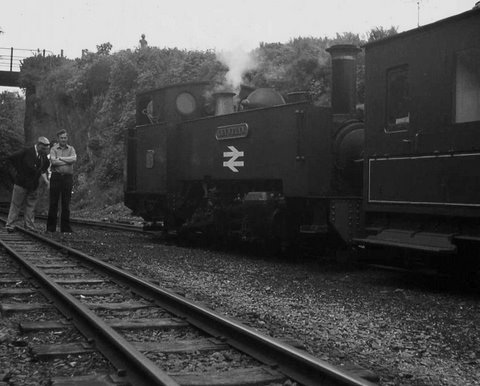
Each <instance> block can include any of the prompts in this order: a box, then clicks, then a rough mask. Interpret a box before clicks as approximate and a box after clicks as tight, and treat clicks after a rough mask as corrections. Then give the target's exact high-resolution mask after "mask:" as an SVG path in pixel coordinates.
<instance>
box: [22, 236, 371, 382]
mask: <svg viewBox="0 0 480 386" xmlns="http://www.w3.org/2000/svg"><path fill="white" fill-rule="evenodd" d="M17 228H18V227H17ZM23 231H24V232H25V233H27V234H30V235H31V236H33V237H36V238H38V239H40V240H42V241H44V242H46V243H48V244H50V245H52V246H54V247H56V248H57V249H60V250H63V251H65V252H67V253H69V254H70V255H72V256H76V257H78V258H81V259H82V260H84V261H87V262H88V263H90V264H92V265H93V266H94V267H95V269H96V270H97V271H101V272H103V273H105V274H107V275H109V276H110V277H112V276H113V278H114V281H116V282H117V283H119V284H123V285H127V286H129V287H130V288H132V289H133V291H134V292H136V293H137V294H139V295H141V296H143V297H146V298H149V299H151V300H152V301H153V302H154V303H156V304H157V305H159V306H160V307H163V308H165V309H167V310H168V311H169V312H171V313H172V314H174V315H176V316H177V317H180V318H183V319H185V320H186V321H188V322H189V323H190V324H192V325H194V326H196V327H197V328H199V329H201V330H203V331H205V332H207V333H208V334H210V335H212V336H214V337H216V338H218V339H220V340H222V341H223V342H226V343H228V344H230V345H231V346H232V347H234V348H236V349H238V350H240V351H242V352H244V353H246V354H248V355H250V356H252V357H254V358H256V359H257V360H259V361H260V362H262V363H265V364H268V365H270V366H272V367H273V368H275V369H277V370H278V371H280V372H281V373H283V374H285V375H286V376H288V377H289V378H291V379H293V380H295V381H297V382H298V383H300V384H302V385H307V386H318V385H335V386H344V385H355V386H373V385H375V383H372V382H369V381H367V380H365V379H363V378H361V377H359V376H357V375H355V374H353V373H351V372H348V371H345V370H343V369H341V368H339V367H337V366H333V365H331V364H329V363H327V362H325V361H322V360H319V359H317V358H315V357H314V356H312V355H310V354H308V353H306V352H305V351H302V350H298V349H296V348H294V347H292V346H290V345H288V344H284V343H282V342H279V341H278V340H276V339H273V338H271V337H269V336H267V335H264V334H262V333H260V332H258V331H255V330H253V329H251V328H248V327H246V326H245V325H243V324H241V323H239V322H237V321H234V320H232V319H230V318H228V317H225V316H222V315H220V314H217V313H216V312H214V311H212V310H210V309H208V308H205V307H202V306H200V305H198V304H195V303H194V302H191V301H189V300H187V299H185V298H184V297H182V296H180V295H177V294H175V293H173V292H170V291H167V290H165V289H163V288H161V287H159V286H156V285H154V284H152V283H150V282H148V281H146V280H143V279H140V278H138V277H135V276H134V275H132V274H130V273H128V272H125V271H123V270H121V269H119V268H117V267H115V266H113V265H111V264H108V263H105V262H103V261H100V260H97V259H95V258H93V257H91V256H89V255H87V254H85V253H83V252H81V251H78V250H76V249H73V248H70V247H67V246H65V245H62V244H60V243H58V242H56V241H54V240H51V239H48V238H45V237H43V236H41V235H38V234H36V233H33V232H29V231H26V230H23ZM107 327H108V326H107ZM113 333H115V332H114V331H112V334H113ZM115 334H116V333H115ZM119 346H121V345H119Z"/></svg>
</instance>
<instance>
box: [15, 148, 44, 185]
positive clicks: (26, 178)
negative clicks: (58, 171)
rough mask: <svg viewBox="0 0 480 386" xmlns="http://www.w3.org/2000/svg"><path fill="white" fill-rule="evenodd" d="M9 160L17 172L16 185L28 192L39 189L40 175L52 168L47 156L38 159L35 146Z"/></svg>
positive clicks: (41, 155) (19, 152)
mask: <svg viewBox="0 0 480 386" xmlns="http://www.w3.org/2000/svg"><path fill="white" fill-rule="evenodd" d="M7 159H9V160H10V162H11V163H12V164H13V167H14V168H15V170H16V171H17V175H16V176H15V185H19V186H21V187H22V188H25V189H27V190H35V189H37V188H38V183H39V178H40V175H41V174H42V173H46V172H47V170H48V167H49V166H50V161H49V160H48V158H47V155H46V154H40V157H38V158H37V155H36V152H35V147H34V146H32V147H28V148H25V149H22V150H20V151H17V152H16V153H13V154H12V155H11V156H9V157H7Z"/></svg>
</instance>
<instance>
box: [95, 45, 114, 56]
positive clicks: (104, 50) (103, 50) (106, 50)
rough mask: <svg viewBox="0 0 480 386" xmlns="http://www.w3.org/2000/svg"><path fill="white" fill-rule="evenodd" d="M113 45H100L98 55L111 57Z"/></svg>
mask: <svg viewBox="0 0 480 386" xmlns="http://www.w3.org/2000/svg"><path fill="white" fill-rule="evenodd" d="M112 47H113V46H112V44H111V43H110V42H107V43H103V44H99V45H98V46H97V54H98V55H110V51H111V50H112Z"/></svg>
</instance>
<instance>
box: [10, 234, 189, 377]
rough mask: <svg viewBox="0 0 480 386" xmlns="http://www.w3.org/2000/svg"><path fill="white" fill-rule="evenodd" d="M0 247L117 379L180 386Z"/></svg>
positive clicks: (37, 271)
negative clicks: (115, 372) (105, 361)
mask: <svg viewBox="0 0 480 386" xmlns="http://www.w3.org/2000/svg"><path fill="white" fill-rule="evenodd" d="M16 229H19V230H21V231H22V232H24V233H26V234H29V235H31V236H34V237H37V238H39V239H40V240H42V241H48V239H45V238H44V237H41V236H39V235H36V234H34V233H32V232H29V231H27V230H24V229H22V228H19V227H16ZM0 245H2V246H3V247H4V248H5V250H6V251H7V252H8V253H9V254H10V255H12V256H13V257H14V258H15V259H16V260H17V261H18V262H19V263H21V265H22V267H23V268H24V269H25V270H26V271H27V272H28V273H29V274H31V275H32V277H34V278H35V279H36V280H37V281H38V283H39V285H40V286H41V287H42V288H43V289H44V290H45V291H46V292H47V293H48V297H49V298H50V300H52V299H53V302H54V303H55V306H56V307H57V308H58V309H59V310H60V311H61V312H62V313H63V314H64V315H65V316H67V317H68V318H69V319H71V321H72V323H73V324H74V325H75V326H76V327H77V328H78V329H79V330H80V331H81V332H82V334H83V335H84V336H85V337H87V338H88V339H89V341H93V342H94V343H95V347H96V348H97V349H98V350H99V351H100V352H101V353H102V354H103V355H104V356H105V357H106V358H108V359H109V360H110V361H111V362H112V363H113V364H114V365H115V366H116V367H117V369H119V375H121V376H125V377H126V379H127V380H128V381H129V382H130V383H131V384H132V385H139V386H151V385H159V386H179V384H178V383H177V382H176V381H175V380H174V379H173V378H171V377H170V376H169V375H168V374H167V373H165V372H163V371H162V370H161V369H160V368H159V367H158V366H157V365H155V364H154V363H153V362H152V361H150V360H149V359H148V358H147V357H145V356H144V355H143V354H141V353H140V352H139V351H138V350H137V349H135V348H134V347H133V346H132V345H131V344H130V343H128V341H127V340H125V338H123V337H122V336H121V335H119V334H118V333H117V332H116V331H115V330H114V329H113V328H112V327H110V326H108V325H107V324H106V323H105V322H104V321H103V320H102V319H100V318H99V317H97V316H96V315H95V313H94V312H92V311H91V310H89V309H88V308H87V307H86V306H84V305H83V304H82V303H81V302H80V301H78V300H77V299H76V298H75V297H74V296H73V295H71V294H69V293H68V292H66V291H65V290H64V289H63V288H62V287H61V286H59V285H58V284H56V283H55V282H53V281H52V280H51V279H50V278H49V277H48V275H46V274H44V273H43V272H42V270H41V269H38V268H36V267H35V266H34V265H32V264H30V263H29V262H28V261H27V260H26V259H24V258H23V257H22V256H21V255H20V254H18V253H17V252H16V251H15V250H14V249H12V248H10V247H9V246H8V244H6V243H5V242H4V241H3V240H1V239H0Z"/></svg>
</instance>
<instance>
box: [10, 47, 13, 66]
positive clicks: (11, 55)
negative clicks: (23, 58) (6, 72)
mask: <svg viewBox="0 0 480 386" xmlns="http://www.w3.org/2000/svg"><path fill="white" fill-rule="evenodd" d="M12 69H13V47H10V72H12Z"/></svg>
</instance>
